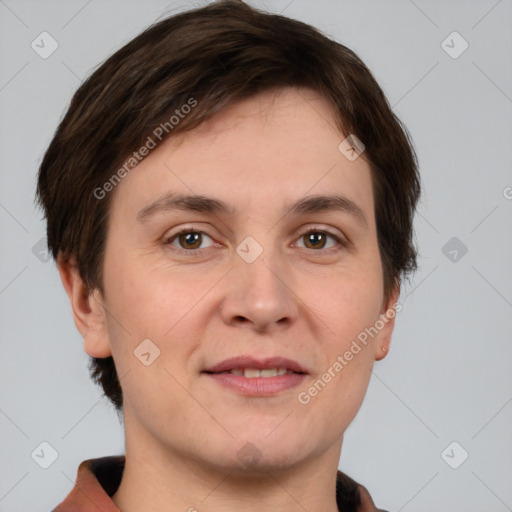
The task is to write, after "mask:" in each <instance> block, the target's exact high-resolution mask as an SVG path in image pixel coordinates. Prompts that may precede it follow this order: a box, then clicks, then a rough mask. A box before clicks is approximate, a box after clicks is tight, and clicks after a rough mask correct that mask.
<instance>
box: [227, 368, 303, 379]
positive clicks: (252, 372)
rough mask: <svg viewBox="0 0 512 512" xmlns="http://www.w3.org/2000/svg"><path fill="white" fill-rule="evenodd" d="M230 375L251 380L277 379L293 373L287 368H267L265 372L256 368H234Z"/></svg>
mask: <svg viewBox="0 0 512 512" xmlns="http://www.w3.org/2000/svg"><path fill="white" fill-rule="evenodd" d="M228 373H232V374H233V375H239V376H244V377H247V378H249V379H253V378H254V377H277V376H278V375H285V374H286V373H289V374H291V373H293V372H292V371H288V370H287V369H286V368H266V369H265V370H257V369H255V368H234V369H233V370H231V371H230V372H228Z"/></svg>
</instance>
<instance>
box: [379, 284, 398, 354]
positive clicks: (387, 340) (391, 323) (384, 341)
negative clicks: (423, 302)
mask: <svg viewBox="0 0 512 512" xmlns="http://www.w3.org/2000/svg"><path fill="white" fill-rule="evenodd" d="M399 295H400V285H399V284H398V283H397V284H396V285H395V287H394V289H393V292H392V293H391V296H390V297H389V299H388V301H387V302H386V303H385V304H384V306H383V308H382V311H381V315H380V318H381V320H382V322H384V326H383V327H382V329H381V331H380V333H379V336H378V338H377V343H376V345H375V360H376V361H380V360H381V359H384V358H385V357H386V355H387V354H388V352H389V348H390V345H391V335H392V334H393V329H394V327H395V316H396V307H395V305H396V304H397V303H398V297H399Z"/></svg>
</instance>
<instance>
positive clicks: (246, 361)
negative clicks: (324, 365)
mask: <svg viewBox="0 0 512 512" xmlns="http://www.w3.org/2000/svg"><path fill="white" fill-rule="evenodd" d="M237 368H253V369H256V370H265V369H269V368H286V369H287V370H290V371H292V372H295V373H302V374H307V373H308V371H307V370H306V369H305V368H303V367H302V366H301V365H300V364H299V363H298V362H297V361H293V360H292V359H288V358H286V357H268V358H266V359H256V358H254V357H251V356H238V357H232V358H230V359H226V360H224V361H222V362H220V363H218V364H216V365H214V366H210V367H208V368H206V369H204V370H203V372H204V373H220V372H226V371H231V370H234V369H237Z"/></svg>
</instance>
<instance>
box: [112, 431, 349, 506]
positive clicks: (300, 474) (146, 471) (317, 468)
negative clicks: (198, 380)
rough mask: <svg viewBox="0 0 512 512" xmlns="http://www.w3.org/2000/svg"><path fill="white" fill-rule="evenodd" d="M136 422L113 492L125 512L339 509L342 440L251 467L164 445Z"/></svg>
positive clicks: (127, 442)
mask: <svg viewBox="0 0 512 512" xmlns="http://www.w3.org/2000/svg"><path fill="white" fill-rule="evenodd" d="M129 427H130V428H129ZM132 427H136V425H134V424H126V465H125V469H124V472H123V478H122V480H121V484H120V486H119V488H118V490H117V492H116V493H115V494H114V496H113V497H112V500H113V501H114V503H115V504H116V506H117V507H118V508H119V509H120V510H122V511H123V512H138V511H140V510H146V511H148V512H170V511H175V510H181V511H187V512H198V511H201V512H203V511H207V512H221V511H222V512H231V511H233V512H234V511H237V512H249V511H254V510H255V508H256V509H258V510H272V511H274V512H285V511H286V512H290V511H300V512H303V511H304V510H307V511H308V512H338V507H337V505H336V474H337V468H338V461H339V457H340V452H341V442H342V441H341V440H339V442H338V443H337V444H336V445H333V446H332V447H330V449H329V450H327V451H326V452H324V453H322V454H319V455H318V456H316V457H314V458H313V457H309V459H308V460H302V461H298V462H296V463H294V464H293V465H292V466H291V467H290V466H289V465H284V464H283V463H280V464H264V463H261V461H260V462H259V463H258V464H256V465H255V466H252V468H251V469H249V468H247V467H245V466H244V465H242V464H241V463H240V464H238V465H237V464H236V462H235V463H233V464H231V465H229V464H225V465H224V466H221V465H219V464H217V463H216V461H215V460H208V459H207V457H206V456H205V457H202V458H199V457H198V455H197V452H196V453H190V452H189V451H187V450H186V449H176V448H175V447H174V448H170V447H168V446H166V447H162V444H159V443H157V442H155V440H154V439H153V438H151V437H150V436H148V435H147V433H145V432H144V431H143V429H137V428H132ZM205 446H207V445H205Z"/></svg>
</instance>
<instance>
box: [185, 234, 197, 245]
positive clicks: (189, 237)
mask: <svg viewBox="0 0 512 512" xmlns="http://www.w3.org/2000/svg"><path fill="white" fill-rule="evenodd" d="M182 236H183V238H185V244H187V245H192V244H194V242H197V240H198V239H199V233H195V234H192V233H186V234H185V235H182Z"/></svg>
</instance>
